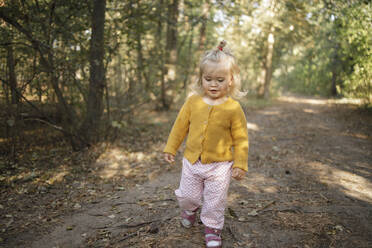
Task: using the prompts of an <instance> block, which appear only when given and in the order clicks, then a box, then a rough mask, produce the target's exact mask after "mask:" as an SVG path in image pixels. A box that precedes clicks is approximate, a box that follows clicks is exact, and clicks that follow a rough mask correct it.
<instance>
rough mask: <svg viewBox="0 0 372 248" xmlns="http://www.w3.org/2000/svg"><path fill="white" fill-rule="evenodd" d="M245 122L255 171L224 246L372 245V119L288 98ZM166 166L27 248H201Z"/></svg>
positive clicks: (234, 202) (231, 214)
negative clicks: (184, 219) (183, 219)
mask: <svg viewBox="0 0 372 248" xmlns="http://www.w3.org/2000/svg"><path fill="white" fill-rule="evenodd" d="M247 120H248V127H249V135H250V146H251V148H250V158H249V168H250V170H249V173H248V174H247V177H246V178H245V179H244V180H243V181H241V182H236V181H234V182H233V183H232V184H231V187H230V195H229V205H228V209H227V211H226V224H225V228H224V230H223V238H224V247H270V248H271V247H278V248H281V247H286V248H287V247H305V248H312V247H337V248H340V247H353V248H354V247H372V235H371V233H372V135H371V134H372V125H371V123H372V118H371V117H366V116H365V115H364V116H362V115H361V114H360V113H359V112H358V111H357V110H355V109H353V108H351V107H347V106H346V105H335V104H330V103H329V102H328V101H327V100H321V99H310V98H309V99H305V98H300V97H282V98H280V99H279V100H278V101H277V102H275V104H274V106H271V107H268V108H265V109H262V110H258V111H250V110H249V109H248V110H247ZM178 161H180V157H178ZM154 166H155V165H154ZM162 166H164V167H159V166H157V167H154V168H157V169H158V172H157V173H156V175H155V176H153V177H152V178H149V179H150V180H148V181H146V182H145V183H138V184H137V185H136V186H135V187H132V188H131V189H130V190H121V191H113V192H111V193H109V194H107V195H106V196H105V197H104V198H101V199H100V200H98V201H96V202H94V203H90V204H85V205H82V206H81V208H79V209H78V210H76V211H75V212H73V213H71V214H70V215H68V216H64V217H63V223H61V224H59V225H56V227H55V228H54V229H52V230H50V231H48V232H47V233H46V234H44V235H41V236H40V235H36V236H32V235H27V234H23V235H22V237H21V238H22V239H23V240H24V242H23V243H29V244H30V247H35V248H36V247H37V248H42V247H203V244H204V240H203V236H202V234H201V231H202V228H203V226H202V225H201V223H198V224H197V225H196V226H194V227H193V228H191V229H188V230H185V229H183V228H181V227H180V224H179V217H178V212H179V209H178V206H177V203H176V201H175V196H174V193H173V191H174V190H175V189H176V188H177V186H178V182H179V176H180V166H179V165H176V166H174V167H169V166H166V165H162ZM159 168H160V169H159ZM153 178H154V179H153ZM14 244H15V243H14V242H13V245H12V246H9V247H14ZM5 247H7V246H5ZM20 247H21V246H20ZM22 247H24V246H22Z"/></svg>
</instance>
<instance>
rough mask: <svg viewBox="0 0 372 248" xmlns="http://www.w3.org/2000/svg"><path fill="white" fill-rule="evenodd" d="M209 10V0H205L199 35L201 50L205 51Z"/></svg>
mask: <svg viewBox="0 0 372 248" xmlns="http://www.w3.org/2000/svg"><path fill="white" fill-rule="evenodd" d="M209 11H210V3H209V0H205V2H204V3H203V13H202V18H201V19H202V20H201V27H200V36H199V51H203V50H204V49H205V43H206V41H207V22H208V17H209Z"/></svg>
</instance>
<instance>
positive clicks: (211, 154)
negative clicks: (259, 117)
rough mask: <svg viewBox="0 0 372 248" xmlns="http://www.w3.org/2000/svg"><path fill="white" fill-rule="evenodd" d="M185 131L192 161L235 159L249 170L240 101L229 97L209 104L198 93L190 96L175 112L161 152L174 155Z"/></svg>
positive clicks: (244, 123)
mask: <svg viewBox="0 0 372 248" xmlns="http://www.w3.org/2000/svg"><path fill="white" fill-rule="evenodd" d="M187 134H188V137H187V141H186V149H185V152H184V156H185V158H187V160H189V161H190V162H191V163H192V164H194V163H195V162H196V161H197V160H198V159H199V158H200V160H201V162H202V163H204V164H206V163H212V162H221V161H234V165H233V168H235V167H237V168H240V169H243V170H245V171H248V147H249V145H248V131H247V121H246V119H245V116H244V112H243V110H242V107H241V106H240V104H239V103H238V102H237V101H235V100H233V99H232V98H230V97H229V98H228V100H226V101H225V102H224V103H222V104H219V105H209V104H207V103H205V102H204V101H203V98H202V97H201V96H199V95H193V96H190V97H189V98H188V99H187V100H186V102H185V104H184V105H183V106H182V108H181V110H180V112H179V113H178V116H177V119H176V121H175V123H174V125H173V128H172V131H171V132H170V135H169V138H168V142H167V145H166V146H165V149H164V152H166V153H170V154H173V155H175V154H176V152H177V150H178V148H179V146H180V145H181V143H182V142H183V140H184V139H185V137H186V135H187Z"/></svg>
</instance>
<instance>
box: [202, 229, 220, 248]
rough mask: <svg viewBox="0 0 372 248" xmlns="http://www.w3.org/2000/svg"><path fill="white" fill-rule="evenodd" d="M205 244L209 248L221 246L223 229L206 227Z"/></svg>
mask: <svg viewBox="0 0 372 248" xmlns="http://www.w3.org/2000/svg"><path fill="white" fill-rule="evenodd" d="M205 244H206V246H207V248H221V247H222V239H221V230H219V229H214V228H210V227H207V226H206V227H205Z"/></svg>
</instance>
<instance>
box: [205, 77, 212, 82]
mask: <svg viewBox="0 0 372 248" xmlns="http://www.w3.org/2000/svg"><path fill="white" fill-rule="evenodd" d="M204 79H205V80H207V81H208V82H209V81H211V80H212V79H210V78H204Z"/></svg>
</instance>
